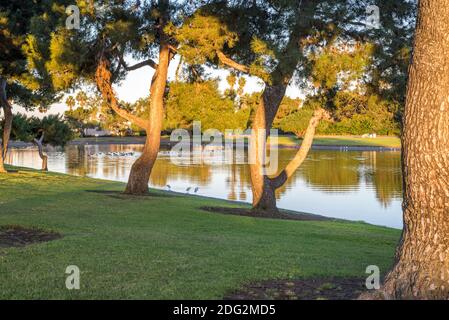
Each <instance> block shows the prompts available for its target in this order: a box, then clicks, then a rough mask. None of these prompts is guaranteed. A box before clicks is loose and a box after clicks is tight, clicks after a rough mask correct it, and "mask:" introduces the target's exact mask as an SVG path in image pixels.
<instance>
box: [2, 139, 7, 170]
mask: <svg viewBox="0 0 449 320" xmlns="http://www.w3.org/2000/svg"><path fill="white" fill-rule="evenodd" d="M0 152H1V153H0V173H7V171H6V169H5V165H4V162H3V161H4V160H3V148H2V147H1V146H0Z"/></svg>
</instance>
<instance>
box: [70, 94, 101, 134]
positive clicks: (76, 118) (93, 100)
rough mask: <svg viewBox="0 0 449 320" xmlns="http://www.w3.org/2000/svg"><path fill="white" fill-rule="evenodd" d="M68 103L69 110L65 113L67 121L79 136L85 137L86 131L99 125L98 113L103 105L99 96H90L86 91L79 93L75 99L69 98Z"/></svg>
mask: <svg viewBox="0 0 449 320" xmlns="http://www.w3.org/2000/svg"><path fill="white" fill-rule="evenodd" d="M66 103H67V105H68V106H69V110H67V111H66V112H65V113H64V117H65V120H66V121H67V123H68V124H69V125H70V127H71V129H72V130H73V131H74V132H76V133H77V134H78V135H80V136H84V131H85V129H88V128H95V127H97V126H98V125H99V123H98V113H99V112H100V109H101V106H102V103H103V100H102V99H101V98H100V97H99V96H96V95H93V96H88V95H87V94H86V93H85V92H84V91H79V92H78V93H77V95H76V97H75V98H73V96H68V97H67V99H66ZM75 107H76V108H75Z"/></svg>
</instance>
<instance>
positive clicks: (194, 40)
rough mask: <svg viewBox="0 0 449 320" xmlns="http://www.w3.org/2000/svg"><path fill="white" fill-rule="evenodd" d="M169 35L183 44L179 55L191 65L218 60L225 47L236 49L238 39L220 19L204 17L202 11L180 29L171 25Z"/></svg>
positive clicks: (168, 28) (168, 29) (168, 30)
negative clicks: (218, 52) (217, 57)
mask: <svg viewBox="0 0 449 320" xmlns="http://www.w3.org/2000/svg"><path fill="white" fill-rule="evenodd" d="M167 33H169V34H170V35H172V36H174V37H176V40H177V41H178V42H179V43H182V45H181V46H180V48H179V53H180V54H181V55H182V56H183V57H184V59H185V60H186V62H187V63H190V64H204V63H206V61H208V60H214V59H216V56H217V51H220V50H222V49H223V47H225V46H226V47H228V48H232V47H234V46H235V44H236V41H237V39H238V37H237V35H236V34H235V33H234V32H231V31H230V30H229V28H228V27H227V26H226V25H224V24H223V23H221V21H220V19H219V18H218V17H214V16H207V15H204V14H203V13H201V11H200V12H197V13H196V14H195V15H194V16H193V17H192V18H190V19H188V21H187V22H186V23H184V24H183V25H182V26H181V27H180V28H175V27H174V26H173V25H172V24H171V25H169V26H168V27H167Z"/></svg>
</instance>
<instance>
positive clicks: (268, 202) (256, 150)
mask: <svg viewBox="0 0 449 320" xmlns="http://www.w3.org/2000/svg"><path fill="white" fill-rule="evenodd" d="M286 89H287V86H286V85H275V86H271V85H268V84H267V85H266V87H265V90H264V91H263V93H262V97H261V99H260V102H259V106H258V107H257V110H256V114H255V115H254V120H253V127H252V132H251V143H250V150H249V152H250V176H251V189H252V193H253V202H252V204H253V210H256V211H259V210H263V211H277V207H276V197H275V196H274V188H273V186H272V185H271V182H270V179H269V178H268V177H267V176H266V175H265V173H264V168H263V165H264V163H265V150H266V144H267V139H268V137H269V134H270V129H271V126H272V124H273V120H274V117H275V116H276V113H277V111H278V109H279V106H280V104H281V101H282V99H283V98H284V95H285V91H286Z"/></svg>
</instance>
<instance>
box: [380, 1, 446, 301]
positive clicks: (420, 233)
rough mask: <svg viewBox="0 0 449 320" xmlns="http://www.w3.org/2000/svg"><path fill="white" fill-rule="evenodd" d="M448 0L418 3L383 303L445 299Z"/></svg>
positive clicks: (382, 290) (382, 291) (382, 293)
mask: <svg viewBox="0 0 449 320" xmlns="http://www.w3.org/2000/svg"><path fill="white" fill-rule="evenodd" d="M448 35H449V2H448V1H447V0H421V1H420V3H419V18H418V25H417V30H416V36H415V45H414V53H413V61H412V65H411V66H410V70H409V83H408V88H407V97H406V107H405V119H404V131H403V137H402V144H403V155H402V157H403V174H404V203H403V212H404V230H403V234H402V239H401V242H400V245H399V248H398V251H397V254H396V263H395V266H394V268H393V270H392V271H391V272H390V273H389V274H388V275H387V277H386V281H385V284H384V286H383V288H382V289H381V291H380V294H381V295H383V298H387V299H448V298H449V59H448V57H449V36H448Z"/></svg>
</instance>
